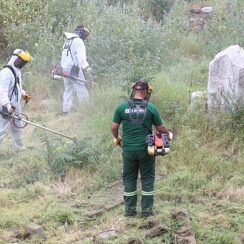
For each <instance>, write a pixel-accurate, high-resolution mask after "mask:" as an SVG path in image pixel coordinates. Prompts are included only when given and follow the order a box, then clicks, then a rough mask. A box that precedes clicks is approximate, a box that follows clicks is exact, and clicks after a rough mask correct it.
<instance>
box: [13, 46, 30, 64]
mask: <svg viewBox="0 0 244 244" xmlns="http://www.w3.org/2000/svg"><path fill="white" fill-rule="evenodd" d="M14 55H16V56H18V57H19V58H21V59H22V60H24V61H25V62H29V61H30V60H31V55H30V54H29V52H28V51H23V50H21V49H16V50H14Z"/></svg>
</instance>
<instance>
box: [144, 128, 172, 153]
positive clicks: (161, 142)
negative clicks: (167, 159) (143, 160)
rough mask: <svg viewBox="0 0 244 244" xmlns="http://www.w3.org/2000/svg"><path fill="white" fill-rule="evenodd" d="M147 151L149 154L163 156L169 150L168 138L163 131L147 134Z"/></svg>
mask: <svg viewBox="0 0 244 244" xmlns="http://www.w3.org/2000/svg"><path fill="white" fill-rule="evenodd" d="M146 142H147V145H148V146H147V151H148V154H149V155H151V156H158V155H161V156H164V155H166V154H168V153H169V152H170V140H169V138H168V135H167V134H165V133H155V132H153V133H152V134H149V135H147V139H146Z"/></svg>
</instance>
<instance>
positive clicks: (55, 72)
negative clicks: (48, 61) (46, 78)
mask: <svg viewBox="0 0 244 244" xmlns="http://www.w3.org/2000/svg"><path fill="white" fill-rule="evenodd" d="M51 76H52V78H53V79H54V80H61V79H62V77H65V78H71V79H74V80H76V81H77V82H84V83H87V84H91V85H96V83H94V82H92V81H87V80H82V79H79V78H77V77H73V76H70V75H68V74H66V73H65V72H64V71H63V68H62V66H61V65H59V64H57V65H56V66H55V67H54V68H53V69H52V70H51Z"/></svg>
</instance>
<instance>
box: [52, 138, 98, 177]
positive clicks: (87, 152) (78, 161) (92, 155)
mask: <svg viewBox="0 0 244 244" xmlns="http://www.w3.org/2000/svg"><path fill="white" fill-rule="evenodd" d="M98 159H99V153H98V151H96V150H95V149H94V147H93V146H92V145H91V144H89V142H88V141H87V140H85V139H84V140H82V141H81V140H79V141H76V142H74V143H73V144H59V145H56V146H55V150H54V152H53V161H51V162H50V163H49V164H50V167H51V169H52V170H53V172H54V173H56V174H60V175H63V174H65V173H66V172H67V170H68V169H69V168H70V167H71V166H73V167H77V168H82V167H84V166H87V165H89V164H95V163H96V162H97V161H98Z"/></svg>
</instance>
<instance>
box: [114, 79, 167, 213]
mask: <svg viewBox="0 0 244 244" xmlns="http://www.w3.org/2000/svg"><path fill="white" fill-rule="evenodd" d="M148 93H149V85H148V83H147V81H145V80H139V81H137V82H136V83H135V85H134V86H133V92H132V94H133V96H132V98H131V100H129V101H125V102H123V103H122V104H120V105H119V106H118V107H117V108H116V110H115V113H114V117H113V122H112V126H111V131H112V134H113V136H114V143H115V145H119V146H121V147H122V148H123V153H122V156H123V185H124V201H125V216H127V217H134V216H136V214H137V211H136V205H137V178H138V173H139V172H140V175H141V185H142V191H141V195H142V197H141V217H149V216H151V215H153V202H154V181H155V156H150V155H149V154H148V152H147V143H146V137H147V135H148V134H150V133H151V132H152V126H153V125H154V126H155V128H156V130H157V131H158V132H161V133H166V134H168V135H169V136H170V133H171V132H170V131H169V129H168V128H167V127H166V126H165V125H164V122H163V120H162V119H161V117H160V112H159V110H158V108H157V107H156V106H155V105H154V104H152V103H150V102H148V101H146V99H147V97H148ZM121 123H122V127H123V130H122V138H123V143H122V138H121V137H120V135H119V127H120V124H121Z"/></svg>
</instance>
